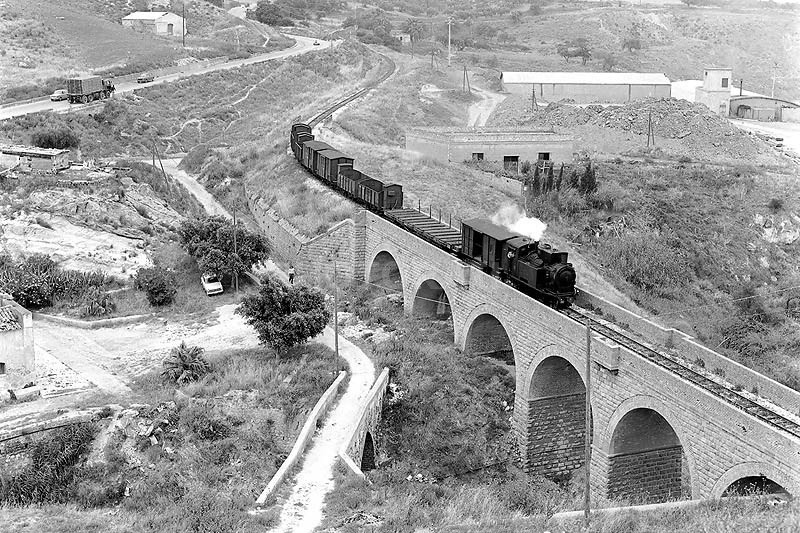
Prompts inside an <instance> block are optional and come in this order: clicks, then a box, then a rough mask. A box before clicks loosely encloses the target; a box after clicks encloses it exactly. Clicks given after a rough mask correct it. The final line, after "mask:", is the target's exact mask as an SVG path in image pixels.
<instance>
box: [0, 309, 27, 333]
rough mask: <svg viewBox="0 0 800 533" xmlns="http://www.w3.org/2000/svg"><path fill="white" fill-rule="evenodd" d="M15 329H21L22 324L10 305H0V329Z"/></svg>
mask: <svg viewBox="0 0 800 533" xmlns="http://www.w3.org/2000/svg"><path fill="white" fill-rule="evenodd" d="M15 329H22V326H21V325H20V323H19V320H17V317H16V315H15V314H14V312H13V311H12V310H11V306H8V305H7V306H5V307H0V331H12V330H15Z"/></svg>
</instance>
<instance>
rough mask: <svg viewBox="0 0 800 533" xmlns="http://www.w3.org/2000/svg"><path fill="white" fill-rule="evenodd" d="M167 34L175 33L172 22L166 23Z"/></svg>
mask: <svg viewBox="0 0 800 533" xmlns="http://www.w3.org/2000/svg"><path fill="white" fill-rule="evenodd" d="M167 35H175V26H174V25H173V24H167Z"/></svg>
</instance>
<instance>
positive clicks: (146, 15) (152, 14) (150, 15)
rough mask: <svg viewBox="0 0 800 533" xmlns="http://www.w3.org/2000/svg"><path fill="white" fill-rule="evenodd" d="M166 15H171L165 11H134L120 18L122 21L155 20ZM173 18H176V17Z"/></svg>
mask: <svg viewBox="0 0 800 533" xmlns="http://www.w3.org/2000/svg"><path fill="white" fill-rule="evenodd" d="M168 14H171V13H167V12H166V11H134V12H133V13H131V14H130V15H128V16H126V17H122V20H156V19H160V18H161V17H163V16H164V15H168ZM175 16H176V17H177V16H178V15H175Z"/></svg>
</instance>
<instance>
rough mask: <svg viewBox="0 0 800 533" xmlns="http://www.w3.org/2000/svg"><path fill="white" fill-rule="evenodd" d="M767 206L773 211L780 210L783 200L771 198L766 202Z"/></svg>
mask: <svg viewBox="0 0 800 533" xmlns="http://www.w3.org/2000/svg"><path fill="white" fill-rule="evenodd" d="M767 207H769V208H770V209H771V210H773V211H780V210H781V209H783V200H782V199H781V198H772V199H771V200H770V201H769V203H768V204H767Z"/></svg>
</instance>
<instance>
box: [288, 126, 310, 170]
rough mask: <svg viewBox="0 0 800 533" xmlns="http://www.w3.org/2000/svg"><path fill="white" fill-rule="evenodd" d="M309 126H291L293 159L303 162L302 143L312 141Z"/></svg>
mask: <svg viewBox="0 0 800 533" xmlns="http://www.w3.org/2000/svg"><path fill="white" fill-rule="evenodd" d="M311 131H312V130H311V126H309V125H308V124H301V123H298V124H292V134H291V146H292V153H294V157H295V159H297V160H298V161H301V162H302V161H303V143H305V142H307V141H313V140H314V135H313V134H312V133H311Z"/></svg>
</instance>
